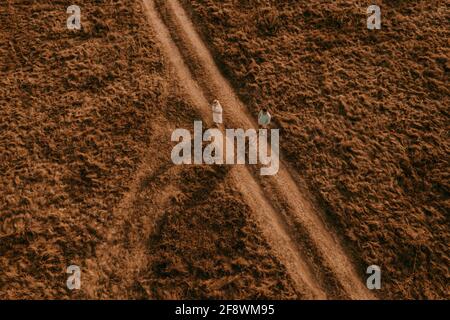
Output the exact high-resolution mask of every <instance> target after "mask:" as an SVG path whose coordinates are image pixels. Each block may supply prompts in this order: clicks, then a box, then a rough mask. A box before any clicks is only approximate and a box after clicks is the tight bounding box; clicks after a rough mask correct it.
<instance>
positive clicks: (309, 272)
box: [143, 0, 374, 299]
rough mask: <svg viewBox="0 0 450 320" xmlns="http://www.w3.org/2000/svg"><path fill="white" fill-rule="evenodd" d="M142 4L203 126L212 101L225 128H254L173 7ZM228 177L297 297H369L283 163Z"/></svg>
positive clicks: (239, 169)
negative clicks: (271, 171) (264, 173)
mask: <svg viewBox="0 0 450 320" xmlns="http://www.w3.org/2000/svg"><path fill="white" fill-rule="evenodd" d="M143 1H144V5H145V8H146V12H147V14H148V17H149V20H150V23H151V25H152V26H153V28H154V29H155V31H156V34H157V37H158V40H159V41H160V43H161V45H162V48H163V51H164V53H165V55H166V57H167V58H168V59H169V61H170V62H171V64H172V66H173V68H174V72H175V74H176V75H177V76H178V78H179V80H180V82H181V84H182V85H183V86H184V88H185V90H186V93H187V94H188V95H189V97H190V99H192V102H193V103H194V105H196V106H198V108H199V110H198V111H199V112H200V114H201V115H202V117H203V120H205V122H206V123H207V125H209V124H211V122H210V110H209V103H208V100H207V99H206V97H208V98H209V100H211V98H213V97H214V98H216V97H217V98H218V99H220V100H221V101H222V102H223V105H224V106H226V107H225V110H224V116H225V119H227V121H226V122H227V124H228V125H229V126H231V127H235V128H247V129H248V128H256V127H257V126H256V123H255V121H254V119H253V117H252V115H251V114H250V113H249V111H248V109H247V108H246V107H245V105H244V104H243V103H242V102H241V101H240V100H239V98H238V97H237V96H236V94H235V93H234V91H233V89H232V87H231V86H230V85H229V83H228V81H227V80H226V79H225V78H224V77H223V76H222V74H221V73H220V71H219V69H218V67H217V66H216V64H215V62H214V60H213V58H212V56H211V54H210V52H209V50H208V49H207V47H206V46H205V44H204V43H203V42H202V40H201V38H200V36H199V35H198V34H197V32H196V31H195V27H194V26H193V24H192V23H191V21H190V20H189V18H188V16H187V15H186V13H185V11H184V9H183V8H182V6H181V5H180V4H179V2H178V1H177V0H167V1H164V4H163V5H162V6H161V7H160V8H159V9H160V12H158V10H157V8H156V7H155V3H154V1H153V0H143ZM163 18H164V19H163ZM164 20H165V22H166V23H165V22H164ZM194 79H195V80H194ZM232 172H233V177H234V179H235V182H236V186H238V188H240V191H241V193H242V194H243V196H244V198H245V200H246V201H247V203H248V204H249V206H250V207H251V208H252V211H253V212H254V214H255V219H256V220H257V221H258V224H259V226H260V227H261V229H262V231H263V233H264V235H265V237H266V238H267V239H268V241H269V243H270V244H271V247H272V249H273V251H274V253H275V255H276V256H277V257H278V258H279V260H280V261H281V262H282V263H283V264H284V265H285V267H286V269H287V271H288V273H289V274H290V276H291V278H292V279H293V281H294V282H295V285H296V287H297V289H298V290H299V291H300V292H302V293H303V294H305V295H306V296H307V297H309V298H315V299H324V298H330V297H336V296H339V297H348V298H352V299H372V298H374V297H373V296H372V295H371V293H370V292H369V291H368V290H367V289H366V288H365V286H364V285H363V283H362V281H361V280H360V279H359V277H358V276H357V273H356V271H355V269H354V267H353V265H352V263H351V261H350V259H349V258H348V257H347V256H346V254H345V253H344V250H343V248H342V247H341V246H340V244H339V243H338V241H337V240H336V238H337V237H336V236H335V235H334V234H333V233H332V232H331V231H329V230H328V229H327V227H326V225H325V223H324V222H323V221H322V220H321V219H320V214H319V213H318V212H317V211H315V210H314V208H313V206H312V205H311V204H310V203H309V201H307V199H306V198H305V196H304V195H303V194H302V192H301V191H300V189H299V187H298V186H297V184H296V181H295V180H294V178H293V177H292V175H291V173H290V171H289V167H288V166H287V165H286V164H283V163H281V164H280V170H279V172H278V175H276V176H274V177H271V178H267V179H266V177H264V180H265V181H264V182H263V183H262V182H261V179H259V178H255V177H254V176H252V173H251V171H250V169H249V167H244V166H235V168H234V169H233V170H232ZM264 189H270V190H271V193H269V194H267V193H265V192H264ZM272 204H273V205H272ZM296 226H301V230H302V231H304V232H305V234H298V230H299V228H298V227H296ZM308 248H310V249H311V250H308ZM303 250H307V251H313V252H314V255H317V257H315V259H311V258H308V257H307V254H304V253H308V252H304V251H303ZM324 270H326V271H328V272H327V274H325V271H324ZM329 271H331V272H329ZM330 274H331V275H332V276H331V277H332V279H330ZM331 280H332V281H331ZM330 282H335V284H332V285H330ZM330 288H334V289H330ZM336 288H337V289H336ZM335 290H337V291H340V292H339V293H336V292H335Z"/></svg>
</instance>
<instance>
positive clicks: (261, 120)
mask: <svg viewBox="0 0 450 320" xmlns="http://www.w3.org/2000/svg"><path fill="white" fill-rule="evenodd" d="M211 109H212V113H213V121H214V123H215V125H216V127H220V125H221V124H222V123H223V108H222V105H221V104H220V102H219V100H214V101H213V103H212V105H211ZM271 120H272V116H271V115H270V113H269V111H268V110H267V109H266V108H263V109H262V110H261V111H260V112H259V114H258V125H259V127H260V128H261V129H267V128H268V127H269V124H270V121H271Z"/></svg>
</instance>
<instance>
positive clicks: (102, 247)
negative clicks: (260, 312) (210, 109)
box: [0, 0, 450, 299]
mask: <svg viewBox="0 0 450 320" xmlns="http://www.w3.org/2000/svg"><path fill="white" fill-rule="evenodd" d="M169 2H173V1H167V2H166V1H160V0H157V1H156V3H155V7H154V8H153V7H152V6H151V5H149V4H151V3H153V1H152V0H144V1H141V0H115V1H113V0H104V1H100V0H99V1H87V0H80V1H77V5H79V6H80V7H81V9H82V26H83V27H82V30H80V31H68V30H66V19H67V17H68V15H67V14H66V8H67V6H69V5H70V4H72V3H66V2H65V1H57V2H55V1H50V0H42V1H39V2H34V3H32V2H30V1H27V0H7V1H6V2H5V1H4V2H2V3H0V299H70V298H74V299H105V298H123V299H211V298H213V299H311V298H317V297H325V298H344V299H346V298H353V297H366V293H362V294H361V292H359V291H358V290H359V289H356V288H355V292H350V291H351V290H350V291H349V289H348V288H349V287H352V283H353V282H351V281H358V283H360V284H361V285H363V284H364V283H365V277H366V275H365V269H366V268H367V266H369V265H371V264H376V265H379V266H380V267H381V270H382V277H383V278H382V285H383V286H382V290H379V291H378V292H376V293H375V295H376V297H377V298H395V299H448V298H450V294H449V291H448V289H447V283H448V279H449V269H448V267H449V255H448V243H449V242H450V234H449V232H450V231H449V217H448V212H449V209H450V208H449V207H450V203H449V184H448V181H449V151H450V146H449V132H448V129H449V123H450V122H449V110H448V106H449V95H448V72H449V68H450V62H449V50H448V38H449V32H448V28H447V27H446V25H447V19H446V17H445V15H444V10H448V6H447V7H446V6H445V5H444V4H443V3H442V2H440V1H412V2H406V1H389V2H386V3H384V4H383V6H382V8H383V9H382V10H383V11H382V14H383V27H382V29H381V30H376V31H375V30H374V31H369V30H367V29H366V28H365V21H366V14H365V8H366V7H367V6H368V3H366V2H365V1H357V2H354V1H349V0H345V1H344V0H340V1H334V2H333V3H332V4H329V3H328V2H325V1H298V2H296V1H259V0H245V1H231V0H225V1H219V0H214V1H213V0H195V1H186V0H183V1H181V2H183V4H184V6H185V9H186V11H187V12H189V14H190V15H191V18H192V20H193V21H194V24H195V26H196V28H197V30H198V31H199V33H200V34H201V36H202V39H203V42H204V43H205V44H206V46H207V47H208V49H209V50H210V51H211V52H212V54H213V56H214V58H215V62H216V63H217V65H218V67H219V68H220V70H221V71H222V73H223V74H224V76H225V78H226V79H227V80H229V81H230V83H231V85H232V89H233V90H234V92H236V94H237V96H238V97H239V99H241V101H242V103H243V105H244V107H248V110H249V114H250V116H253V117H256V115H257V113H258V111H259V110H260V109H261V108H262V107H267V108H269V109H270V111H271V113H272V114H273V115H274V123H273V126H274V127H279V128H280V129H281V148H282V152H283V159H284V161H285V163H286V167H283V168H282V169H281V171H280V172H281V173H280V176H281V177H282V178H279V179H280V180H277V178H273V179H269V178H268V179H264V178H263V177H259V176H258V174H257V173H255V172H257V170H256V169H257V168H250V169H243V168H235V167H234V166H206V165H197V166H175V165H174V164H173V163H172V161H171V159H170V152H171V149H172V147H173V145H174V144H173V143H172V142H171V141H170V136H171V133H172V131H173V130H174V129H175V128H186V129H191V130H192V126H193V121H194V120H199V119H203V120H205V116H204V110H205V103H203V100H205V99H206V100H208V101H209V100H212V99H213V98H214V97H215V96H217V95H218V94H221V89H222V88H216V87H214V86H213V85H212V84H209V83H208V82H209V78H208V76H207V75H204V74H206V72H205V68H206V69H207V67H208V64H207V63H205V62H204V61H205V60H204V58H205V55H203V56H202V55H201V54H199V53H198V52H197V51H196V50H199V49H198V48H199V47H198V45H197V46H196V45H195V44H192V43H191V44H189V39H191V38H189V36H192V32H191V34H190V35H189V34H184V33H183V32H184V31H183V30H184V27H186V26H185V25H184V26H183V25H182V24H181V26H180V25H177V23H181V22H179V21H178V22H177V21H176V12H175V10H173V9H171V7H170V5H169V4H168V3H169ZM31 3H32V4H31ZM152 10H154V11H155V12H158V13H159V14H160V16H161V21H162V24H165V25H166V26H167V30H168V32H167V35H166V34H164V35H162V33H161V30H162V29H158V24H157V22H155V21H154V20H155V19H152V14H153V11H152ZM186 30H188V28H186ZM163 31H164V30H163ZM186 32H187V31H186ZM164 38H165V39H164ZM164 40H167V43H165V42H164ZM171 41H172V42H173V43H174V45H175V46H177V47H178V49H179V51H180V57H181V59H182V60H183V62H181V64H180V65H181V67H184V64H185V65H186V66H185V67H186V70H184V69H183V70H184V71H183V70H181V71H180V69H182V68H180V66H178V65H176V64H174V63H173V61H174V59H175V60H176V58H177V57H178V56H177V54H178V53H176V52H171V51H170V50H169V51H168V50H167V46H168V45H170V43H171ZM202 59H203V60H202ZM183 72H184V73H183ZM189 72H190V73H189ZM183 75H187V76H186V77H185V78H183V81H181V80H180V77H181V78H182V76H183ZM183 82H185V83H183ZM192 83H198V87H199V89H197V90H198V92H197V91H195V90H194V91H195V92H189V88H192V87H189V85H191V84H192ZM191 91H192V90H191ZM224 91H226V90H224ZM203 95H204V97H203ZM230 101H231V100H230ZM200 105H201V106H200ZM223 105H224V107H225V109H227V107H228V109H231V104H227V101H224V103H223ZM206 107H207V106H206ZM227 112H228V111H226V113H225V123H226V124H227V123H228V124H231V125H234V123H235V122H234V121H238V122H239V121H241V123H243V122H245V121H246V119H247V118H245V117H244V116H242V118H239V117H237V118H236V119H230V117H228V118H227V115H229V114H228V113H227ZM233 112H235V111H233ZM205 121H206V122H207V120H205ZM291 168H292V171H293V173H292V175H291V173H290V172H291V171H290V170H291ZM294 171H295V172H294ZM291 176H292V177H294V178H292V181H291V179H290V177H291ZM286 177H288V178H286ZM280 181H281V182H282V183H281V184H280ZM286 181H287V183H286V184H285V185H283V183H284V182H286ZM303 181H306V185H307V186H306V187H305V186H304V185H303V184H302V182H303ZM293 183H295V184H296V185H295V186H298V188H294V189H293V187H292V184H293ZM280 185H281V187H280ZM283 186H284V187H285V188H283ZM293 190H294V191H295V192H300V193H301V195H302V197H303V196H304V199H303V198H302V199H301V200H298V202H295V201H294V200H292V199H293V197H294V198H295V195H296V194H297V193H295V192H294V193H292V194H293V195H294V196H290V194H291V192H293ZM294 204H299V205H301V206H303V205H304V207H302V209H301V212H302V214H305V217H306V218H304V217H299V216H298V215H296V214H297V213H298V212H299V210H300V209H297V208H293V206H294ZM302 219H306V220H302ZM308 219H311V220H308ZM315 219H317V220H315ZM305 221H306V222H305ZM314 230H319V231H320V232H319V233H320V234H319V235H316V234H315V233H314ZM324 230H325V231H324ZM321 232H323V234H322V233H321ZM329 239H332V240H329ZM336 239H337V240H336ZM341 244H342V245H341ZM284 245H285V246H284ZM327 246H328V247H327ZM330 246H331V249H333V250H330V251H333V252H329V253H327V252H324V251H323V250H324V248H330ZM293 250H294V251H296V250H298V251H299V252H300V253H296V252H292V251H293ZM335 257H337V258H339V259H341V258H342V257H343V258H342V259H343V260H338V261H335V262H333V261H332V259H333V258H335ZM347 258H348V259H347ZM72 264H75V265H78V266H80V268H81V270H82V287H81V290H75V291H69V290H68V289H67V288H66V284H65V281H66V279H67V276H68V275H67V274H66V272H65V271H66V267H67V266H69V265H72ZM341 264H342V266H341ZM348 266H350V267H348ZM297 267H301V268H304V269H301V271H297V272H296V271H295V270H293V269H295V268H297ZM348 268H350V269H348ZM348 270H350V271H351V272H349V273H350V276H349V279H350V280H349V281H350V282H349V283H345V280H346V279H347V278H345V277H344V276H343V274H347V271H348ZM311 282H313V284H311ZM367 296H369V295H367Z"/></svg>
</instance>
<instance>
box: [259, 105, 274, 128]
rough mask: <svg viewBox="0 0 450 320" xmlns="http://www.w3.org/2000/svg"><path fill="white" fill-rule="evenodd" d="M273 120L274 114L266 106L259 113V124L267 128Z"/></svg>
mask: <svg viewBox="0 0 450 320" xmlns="http://www.w3.org/2000/svg"><path fill="white" fill-rule="evenodd" d="M271 120H272V116H271V115H270V113H269V111H268V110H267V109H266V108H264V109H262V110H261V111H260V112H259V114H258V124H259V127H260V128H262V129H267V128H268V127H269V125H270V121H271Z"/></svg>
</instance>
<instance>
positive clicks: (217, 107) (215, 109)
mask: <svg viewBox="0 0 450 320" xmlns="http://www.w3.org/2000/svg"><path fill="white" fill-rule="evenodd" d="M211 108H212V113H213V121H214V123H215V124H216V127H220V125H221V124H222V122H223V119H222V112H223V108H222V105H221V104H220V102H219V100H214V101H213V104H212V105H211Z"/></svg>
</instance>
